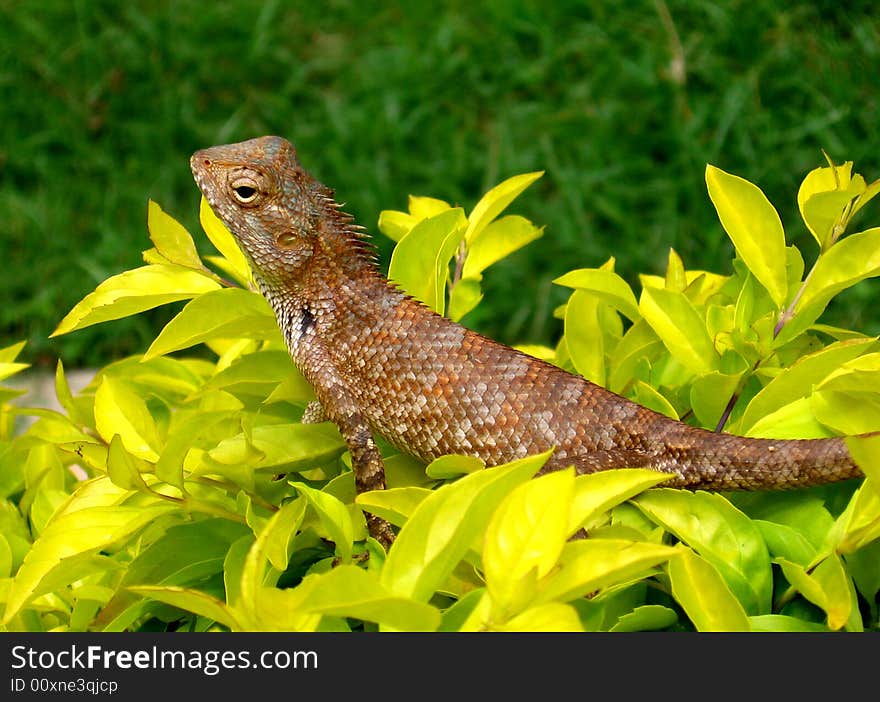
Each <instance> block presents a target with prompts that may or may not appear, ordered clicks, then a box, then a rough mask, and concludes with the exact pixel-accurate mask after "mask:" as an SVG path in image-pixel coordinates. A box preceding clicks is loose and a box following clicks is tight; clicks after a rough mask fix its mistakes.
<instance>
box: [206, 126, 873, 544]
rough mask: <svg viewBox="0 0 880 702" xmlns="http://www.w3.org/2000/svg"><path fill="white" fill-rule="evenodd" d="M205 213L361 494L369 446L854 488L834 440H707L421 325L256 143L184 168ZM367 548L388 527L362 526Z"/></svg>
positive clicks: (337, 226)
mask: <svg viewBox="0 0 880 702" xmlns="http://www.w3.org/2000/svg"><path fill="white" fill-rule="evenodd" d="M191 167H192V171H193V174H194V176H195V179H196V182H197V183H198V186H199V188H200V189H201V191H202V193H204V195H205V197H206V198H207V200H208V202H209V203H210V205H211V208H212V209H213V210H214V212H215V213H216V214H217V216H218V217H219V218H220V219H221V220H222V221H223V222H224V223H225V224H226V226H227V227H228V228H229V230H230V231H231V232H232V234H233V236H234V237H235V238H236V240H237V241H238V243H239V245H240V246H241V249H242V250H243V251H244V253H245V255H246V257H247V258H248V260H249V262H250V265H251V267H252V269H253V273H254V277H255V279H256V281H257V282H258V284H259V286H260V289H261V291H262V293H263V295H265V297H266V298H267V299H268V301H269V302H270V303H271V305H272V308H273V309H274V311H275V315H276V317H277V320H278V325H279V327H280V328H281V330H282V332H283V334H284V337H285V339H286V342H287V346H288V348H289V350H290V355H291V357H292V359H293V361H294V363H295V364H296V365H297V367H298V368H299V369H300V370H301V371H302V373H303V375H304V376H305V377H306V379H307V380H308V381H309V382H310V383H311V384H312V385H313V386H314V389H315V395H316V397H317V398H318V401H319V402H320V405H313V406H310V407H309V408H308V409H307V411H306V415H305V420H306V421H320V420H323V419H330V420H332V421H333V422H335V423H336V425H337V426H338V427H339V430H340V432H341V433H342V436H343V437H344V439H345V441H346V443H347V445H348V448H349V450H350V452H351V458H352V466H353V469H354V474H355V482H356V486H357V490H358V491H359V492H363V491H367V490H376V489H382V488H384V485H385V483H384V468H383V464H382V458H381V456H380V454H379V450H378V449H377V447H376V443H375V441H374V433H375V434H378V435H379V436H382V437H383V438H384V439H386V440H387V441H388V442H390V443H391V444H393V445H394V446H396V447H397V448H399V449H400V450H402V451H404V452H405V453H408V454H410V455H413V456H416V457H417V458H419V459H422V460H423V461H430V460H432V459H435V458H437V457H438V456H443V455H445V454H465V455H469V456H476V457H477V458H480V459H482V460H483V461H484V462H485V464H486V465H487V466H493V465H498V464H501V463H505V462H508V461H512V460H514V459H517V458H522V457H524V456H527V455H530V454H535V453H539V452H544V451H547V450H549V449H551V448H553V449H555V450H554V452H553V454H552V456H551V457H550V459H549V460H548V461H547V463H546V464H545V466H544V468H543V469H542V472H544V471H549V470H554V469H558V468H562V467H565V466H570V465H573V466H574V467H575V469H576V470H577V472H578V473H589V472H593V471H598V470H604V469H608V468H624V467H642V468H650V469H654V470H657V471H662V472H665V473H672V474H674V476H675V477H674V478H673V479H672V480H670V481H669V482H667V483H665V484H666V485H675V486H681V487H692V488H707V489H731V488H744V489H755V488H784V487H795V486H802V485H813V484H817V483H825V482H831V481H835V480H842V479H845V478H851V477H855V476H858V475H861V473H860V471H859V470H858V468H857V467H856V466H855V464H854V463H853V461H852V459H851V457H850V455H849V452H848V451H847V448H846V445H845V444H844V441H843V439H841V438H828V439H802V440H774V439H754V438H744V437H739V436H734V435H731V434H722V433H715V432H711V431H708V430H704V429H699V428H696V427H692V426H690V425H688V424H685V423H682V422H679V421H675V420H672V419H670V418H668V417H665V416H663V415H661V414H658V413H656V412H653V411H651V410H649V409H647V408H645V407H642V406H640V405H638V404H636V403H634V402H631V401H629V400H627V399H625V398H623V397H620V396H619V395H616V394H614V393H612V392H610V391H608V390H606V389H604V388H602V387H600V386H598V385H595V384H593V383H591V382H589V381H587V380H585V379H584V378H582V377H580V376H577V375H573V374H571V373H568V372H566V371H564V370H562V369H560V368H557V367H556V366H553V365H550V364H549V363H545V362H544V361H541V360H538V359H536V358H533V357H531V356H528V355H526V354H524V353H521V352H519V351H516V350H515V349H512V348H510V347H508V346H504V345H502V344H499V343H497V342H495V341H492V340H491V339H487V338H485V337H483V336H481V335H480V334H477V333H476V332H473V331H471V330H469V329H466V328H465V327H463V326H461V325H459V324H456V323H454V322H452V321H450V320H449V319H446V318H444V317H441V316H440V315H437V314H435V313H434V312H433V311H432V310H430V309H429V308H428V307H426V306H425V305H423V304H421V303H420V302H418V301H417V300H415V299H413V298H411V297H409V296H407V295H406V294H405V293H403V292H402V291H401V290H400V289H398V288H397V287H396V286H395V285H393V284H392V283H390V282H389V281H388V280H387V279H386V278H385V277H384V276H383V275H382V274H381V273H380V271H379V269H378V267H377V265H376V262H375V255H374V250H373V248H372V245H371V244H370V242H369V240H368V238H367V236H366V234H365V233H364V230H363V229H362V228H361V227H359V226H357V225H355V224H353V223H352V218H351V217H350V216H349V215H347V214H345V213H344V212H342V211H341V210H340V209H339V205H338V204H337V203H336V202H335V200H334V199H333V192H332V191H331V190H330V189H328V188H326V187H325V186H324V185H322V184H321V183H319V182H318V181H316V180H315V179H314V178H312V177H311V176H310V175H309V174H308V173H307V172H306V171H305V170H303V168H302V167H301V166H300V164H299V161H298V160H297V156H296V152H295V151H294V148H293V146H292V145H291V144H290V143H289V142H287V141H286V140H284V139H282V138H280V137H271V136H269V137H262V138H259V139H252V140H250V141H245V142H241V143H238V144H229V145H226V146H215V147H213V148H209V149H205V150H203V151H199V152H197V153H195V154H194V155H193V157H192V160H191ZM368 523H369V525H370V529H371V533H373V534H374V535H376V536H379V537H380V540H382V541H384V542H386V543H387V542H388V541H389V540H390V538H391V536H392V535H391V532H390V528H389V527H388V526H387V525H386V524H384V523H383V522H382V521H381V520H379V519H376V518H375V517H370V516H369V515H368Z"/></svg>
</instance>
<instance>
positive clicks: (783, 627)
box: [749, 614, 828, 631]
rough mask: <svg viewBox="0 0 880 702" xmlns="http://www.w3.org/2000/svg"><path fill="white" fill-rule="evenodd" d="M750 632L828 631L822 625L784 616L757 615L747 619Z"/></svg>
mask: <svg viewBox="0 0 880 702" xmlns="http://www.w3.org/2000/svg"><path fill="white" fill-rule="evenodd" d="M749 623H750V624H751V625H752V631H828V627H827V626H824V625H823V624H815V623H813V622H808V621H805V620H803V619H798V618H797V617H788V616H786V615H784V614H759V615H757V616H754V617H749Z"/></svg>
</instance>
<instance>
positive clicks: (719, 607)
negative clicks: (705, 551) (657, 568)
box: [668, 549, 750, 631]
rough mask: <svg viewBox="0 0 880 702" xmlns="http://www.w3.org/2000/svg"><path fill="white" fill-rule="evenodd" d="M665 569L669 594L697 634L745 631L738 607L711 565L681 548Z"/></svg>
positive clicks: (746, 624) (745, 619)
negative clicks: (701, 632)
mask: <svg viewBox="0 0 880 702" xmlns="http://www.w3.org/2000/svg"><path fill="white" fill-rule="evenodd" d="M668 570H669V580H670V583H671V586H672V595H673V597H675V599H676V601H677V602H678V603H679V604H680V605H681V607H682V609H684V611H685V614H687V615H688V618H689V619H690V620H691V621H692V622H693V624H694V626H695V627H696V629H697V631H749V629H750V624H749V618H748V617H747V616H746V613H745V611H744V610H743V607H742V605H741V604H740V602H739V600H738V599H737V598H736V597H734V596H733V593H732V592H731V591H730V589H729V588H728V586H727V583H726V582H725V581H724V578H722V577H721V575H720V574H719V573H718V571H717V570H716V569H715V567H713V565H712V564H711V563H709V562H708V561H706V560H704V559H702V558H700V556H698V555H697V554H696V553H694V552H693V551H691V550H690V549H681V550H680V552H679V554H678V555H677V556H675V557H673V558H671V559H670V560H669V565H668Z"/></svg>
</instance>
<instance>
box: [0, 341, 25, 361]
mask: <svg viewBox="0 0 880 702" xmlns="http://www.w3.org/2000/svg"><path fill="white" fill-rule="evenodd" d="M26 344H27V342H26V341H19V342H17V343H15V344H10V345H9V346H5V347H3V348H2V349H0V363H12V362H13V361H14V360H15V359H16V358H18V354H20V353H21V350H22V349H23V348H24V347H25V345H26Z"/></svg>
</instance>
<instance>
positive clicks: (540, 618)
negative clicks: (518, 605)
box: [491, 602, 584, 631]
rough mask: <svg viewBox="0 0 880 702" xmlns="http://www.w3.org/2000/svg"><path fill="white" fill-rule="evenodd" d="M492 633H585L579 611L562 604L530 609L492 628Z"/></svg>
mask: <svg viewBox="0 0 880 702" xmlns="http://www.w3.org/2000/svg"><path fill="white" fill-rule="evenodd" d="M491 629H492V631H583V630H584V626H583V624H581V620H580V617H578V614H577V611H576V610H575V609H574V607H572V606H571V605H567V604H562V603H560V602H548V603H547V604H542V605H538V606H536V607H530V608H529V609H527V610H525V611H523V612H520V613H519V614H518V615H516V616H515V617H513V618H512V619H509V620H507V621H506V622H505V623H504V624H498V625H494V626H491Z"/></svg>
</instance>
